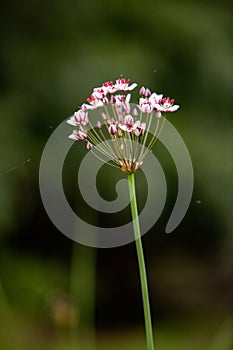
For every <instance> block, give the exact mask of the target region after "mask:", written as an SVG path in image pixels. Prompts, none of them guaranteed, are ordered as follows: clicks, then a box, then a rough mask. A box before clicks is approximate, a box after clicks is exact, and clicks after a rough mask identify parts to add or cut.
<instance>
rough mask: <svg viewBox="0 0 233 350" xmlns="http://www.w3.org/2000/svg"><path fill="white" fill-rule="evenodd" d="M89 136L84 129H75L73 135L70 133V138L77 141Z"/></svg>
mask: <svg viewBox="0 0 233 350" xmlns="http://www.w3.org/2000/svg"><path fill="white" fill-rule="evenodd" d="M86 138H87V134H86V133H85V132H84V131H83V130H82V129H79V130H74V131H73V132H72V134H71V135H69V139H72V140H76V141H83V140H85V139H86Z"/></svg>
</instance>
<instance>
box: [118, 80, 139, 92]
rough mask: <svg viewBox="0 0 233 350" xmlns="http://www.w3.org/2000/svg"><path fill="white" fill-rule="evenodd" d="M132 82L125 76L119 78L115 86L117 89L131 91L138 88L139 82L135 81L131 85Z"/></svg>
mask: <svg viewBox="0 0 233 350" xmlns="http://www.w3.org/2000/svg"><path fill="white" fill-rule="evenodd" d="M129 84H130V80H129V79H128V80H126V79H124V78H121V79H117V81H116V84H115V88H116V91H131V90H133V89H135V88H136V86H137V84H136V83H133V84H131V85H129Z"/></svg>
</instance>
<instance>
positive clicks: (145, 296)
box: [128, 173, 154, 350]
mask: <svg viewBox="0 0 233 350" xmlns="http://www.w3.org/2000/svg"><path fill="white" fill-rule="evenodd" d="M128 183H129V193H130V198H131V213H132V219H133V228H134V235H135V242H136V250H137V257H138V266H139V273H140V281H141V289H142V300H143V309H144V318H145V328H146V340H147V350H154V341H153V330H152V321H151V312H150V300H149V292H148V283H147V274H146V266H145V259H144V253H143V247H142V240H141V233H140V224H139V218H138V208H137V197H136V190H135V181H134V173H130V174H128Z"/></svg>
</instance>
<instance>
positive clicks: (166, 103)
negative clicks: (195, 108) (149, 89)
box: [155, 97, 180, 112]
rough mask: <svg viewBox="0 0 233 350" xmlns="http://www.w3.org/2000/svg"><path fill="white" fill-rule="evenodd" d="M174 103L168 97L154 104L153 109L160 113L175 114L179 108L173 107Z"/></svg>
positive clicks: (177, 106)
mask: <svg viewBox="0 0 233 350" xmlns="http://www.w3.org/2000/svg"><path fill="white" fill-rule="evenodd" d="M174 102H175V100H174V99H172V100H171V99H170V97H164V98H162V99H161V100H160V101H158V103H156V104H155V108H156V109H157V111H160V112H175V111H177V109H178V108H180V106H179V105H174Z"/></svg>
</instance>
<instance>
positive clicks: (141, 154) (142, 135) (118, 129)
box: [67, 78, 179, 173]
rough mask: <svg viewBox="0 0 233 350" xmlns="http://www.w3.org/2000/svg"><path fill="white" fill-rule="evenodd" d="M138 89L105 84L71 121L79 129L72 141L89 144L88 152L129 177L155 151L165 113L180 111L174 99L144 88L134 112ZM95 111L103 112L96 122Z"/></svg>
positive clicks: (123, 81) (121, 81) (124, 81)
mask: <svg viewBox="0 0 233 350" xmlns="http://www.w3.org/2000/svg"><path fill="white" fill-rule="evenodd" d="M136 86H137V84H136V83H132V84H131V82H130V80H129V79H124V78H119V79H117V80H116V82H115V83H113V82H112V81H108V82H105V83H103V84H102V85H101V86H100V87H96V88H94V89H93V91H92V93H91V95H90V97H89V98H88V99H87V103H83V104H82V106H81V109H80V110H78V111H77V112H75V113H74V115H73V116H72V117H71V118H69V119H68V121H67V123H68V124H69V125H72V126H75V127H77V129H76V130H74V131H73V132H72V134H71V135H70V136H69V138H70V139H73V140H76V141H85V142H86V148H87V149H88V150H90V151H91V152H92V153H93V154H94V155H96V156H97V158H98V159H102V160H103V161H105V159H106V157H108V158H109V159H111V162H108V164H111V165H113V166H115V167H120V168H121V170H122V171H124V172H127V173H130V172H135V171H136V170H137V169H138V168H139V167H140V166H141V165H142V164H143V160H144V158H145V156H146V154H147V153H148V150H151V149H152V147H153V145H154V143H155V142H156V140H157V137H158V134H159V133H160V132H161V129H162V127H163V124H164V120H165V118H162V119H163V122H161V121H160V120H161V117H162V112H165V113H167V112H174V111H176V110H177V109H178V108H179V106H178V105H174V100H173V99H170V98H169V97H166V98H163V95H162V94H157V93H155V92H151V91H150V90H149V89H148V88H145V87H144V86H143V87H142V88H141V89H140V91H139V100H138V104H136V105H134V106H133V108H132V110H131V104H130V100H131V94H130V93H129V91H132V90H134V89H135V88H136ZM92 110H99V112H100V118H98V119H94V120H92V116H94V115H95V114H92V113H93V112H92ZM93 118H95V117H93ZM110 141H112V142H110ZM139 144H140V145H141V146H140V145H139ZM140 147H141V148H140Z"/></svg>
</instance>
